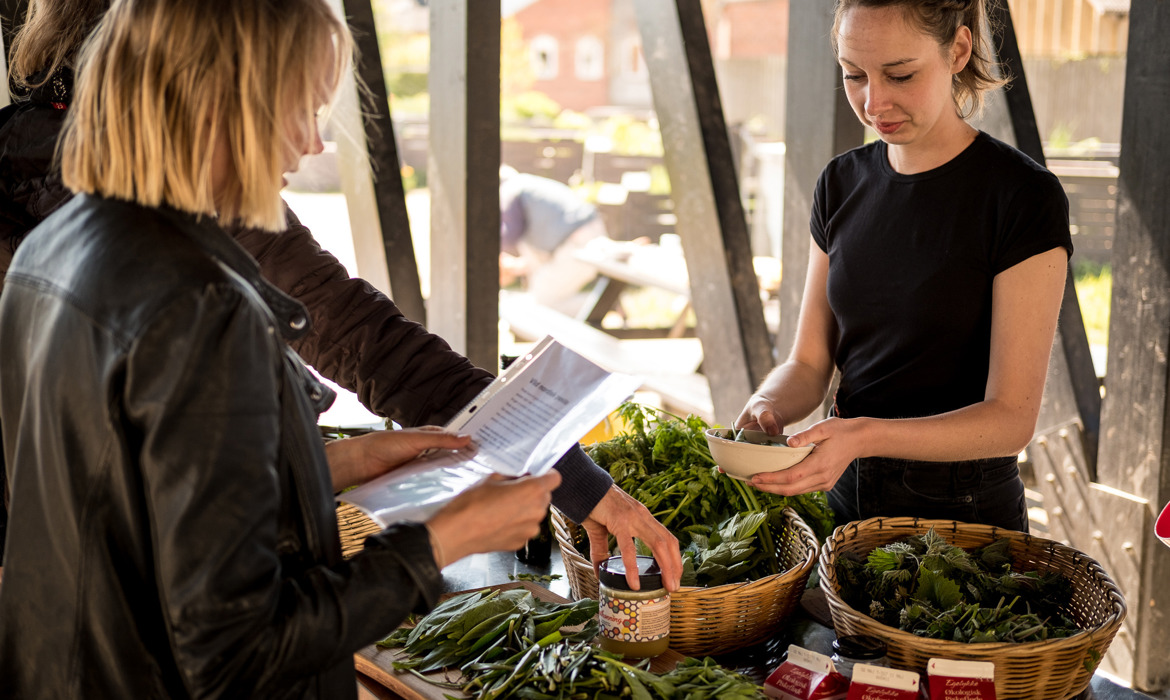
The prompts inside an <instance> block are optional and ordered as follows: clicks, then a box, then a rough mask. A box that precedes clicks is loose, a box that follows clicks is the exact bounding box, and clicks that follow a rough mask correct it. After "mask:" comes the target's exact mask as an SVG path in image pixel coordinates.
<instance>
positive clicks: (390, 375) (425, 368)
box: [233, 210, 613, 522]
mask: <svg viewBox="0 0 1170 700" xmlns="http://www.w3.org/2000/svg"><path fill="white" fill-rule="evenodd" d="M288 221H289V228H288V230H287V231H285V232H283V233H268V232H265V231H259V230H255V229H245V230H241V231H236V232H233V235H234V236H235V238H236V240H237V241H238V242H239V243H240V244H241V245H242V246H243V247H244V248H245V249H246V250H247V251H248V252H249V253H251V254H252V257H254V258H256V260H257V262H259V263H260V272H261V274H263V275H264V277H265V278H266V279H267V280H268V281H270V282H272V283H273V284H275V285H276V286H277V287H279V288H280V289H281V290H283V291H284V292H285V293H286V294H289V295H290V296H292V297H294V298H295V299H297V300H298V301H300V302H301V303H302V304H304V305H305V306H306V307H307V308H308V309H309V315H310V316H311V317H312V322H313V327H312V330H311V332H309V333H308V334H307V335H306V336H305V337H304V338H302V339H301V340H299V341H296V342H294V343H293V349H295V350H296V351H297V352H298V353H299V354H300V356H301V357H303V358H304V359H305V361H306V362H308V363H309V364H310V365H312V366H313V367H314V368H315V369H316V370H317V371H318V372H320V373H321V374H322V375H323V376H325V377H327V378H329V379H331V380H332V381H334V382H336V383H337V384H338V386H342V387H344V388H346V389H348V390H349V391H352V392H354V393H356V394H357V396H358V400H360V401H361V402H362V404H363V405H365V406H366V407H367V408H369V409H370V410H371V411H373V412H374V413H376V414H378V415H381V416H385V417H387V418H390V419H391V420H393V421H395V422H396V423H398V424H399V425H403V426H407V427H414V426H419V425H428V424H430V425H442V424H443V423H446V422H447V421H448V420H449V419H450V418H451V417H452V416H454V415H455V414H456V413H458V412H459V410H460V409H462V408H463V407H464V406H466V405H467V404H468V403H470V402H471V400H472V399H474V398H475V397H476V395H478V394H479V392H480V391H482V390H483V389H484V387H486V386H487V385H488V384H490V383H491V381H492V379H493V376H492V374H491V373H489V372H487V371H486V370H483V369H480V368H479V367H476V366H475V365H473V364H472V363H471V361H470V360H468V359H467V358H466V357H464V356H463V355H460V354H459V353H457V352H455V351H454V350H452V349H451V346H450V345H448V344H447V342H446V341H445V340H443V339H442V338H440V337H439V336H437V335H435V334H434V333H431V332H429V331H428V330H427V329H426V328H424V327H423V326H422V325H421V324H419V323H416V322H414V321H412V320H410V319H408V318H407V317H406V316H404V315H403V314H402V312H401V311H400V310H399V309H398V307H397V306H396V305H395V304H394V302H393V301H391V300H390V299H389V298H388V297H387V296H386V295H385V294H382V293H381V292H379V291H378V290H376V289H374V288H373V286H371V285H370V284H369V283H368V282H366V281H365V280H362V279H357V278H351V277H350V276H349V272H348V271H347V270H346V269H345V266H344V265H342V264H341V262H340V261H338V260H337V258H335V257H333V255H331V254H330V253H329V252H328V251H326V250H323V249H322V248H321V246H320V245H318V243H317V241H316V240H315V239H314V238H313V235H312V233H310V232H309V229H308V228H306V227H305V226H304V225H302V224H301V222H300V221H299V220H298V219H297V218H296V215H295V214H293V212H292V211H291V210H290V211H289V212H288ZM556 469H557V470H558V471H559V472H560V473H561V476H562V478H563V481H562V483H561V486H560V487H559V488H558V489H557V490H556V491H555V492H554V493H553V504H554V505H556V506H557V507H558V508H560V509H561V510H563V511H565V513H566V515H568V516H569V517H570V518H572V519H573V520H575V521H576V522H581V520H583V519H584V518H585V517H586V516H587V515H588V514H589V512H590V511H592V510H593V508H594V506H596V505H597V502H598V501H600V500H601V498H602V496H604V495H605V492H606V491H607V490H608V489H609V486H610V485H611V484H612V483H613V479H611V478H610V476H609V474H607V473H606V472H605V471H604V470H603V469H601V468H600V467H598V466H597V465H596V464H594V463H593V461H592V460H591V459H589V457H587V456H586V455H585V453H584V452H583V451H582V450H581V449H580V448H579V447H574V448H573V449H572V450H570V451H569V452H568V453H566V454H565V456H564V457H563V458H562V459H561V460H560V461H559V462H558V463H557V465H556Z"/></svg>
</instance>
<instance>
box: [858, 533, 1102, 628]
mask: <svg viewBox="0 0 1170 700" xmlns="http://www.w3.org/2000/svg"><path fill="white" fill-rule="evenodd" d="M836 569H837V581H838V585H839V587H840V592H841V595H842V597H843V598H844V599H845V601H846V602H847V603H849V605H851V606H852V607H853V608H854V609H856V610H862V611H866V612H867V613H868V614H869V616H870V617H872V618H874V619H875V620H878V621H879V622H882V623H884V624H887V625H890V626H892V627H897V628H899V629H902V630H905V631H907V632H912V633H913V634H916V635H919V636H922V637H930V638H935V639H947V640H952V641H957V642H1030V641H1040V640H1044V639H1053V638H1057V637H1067V636H1069V635H1071V634H1075V633H1076V632H1078V631H1080V630H1079V628H1078V627H1077V626H1076V624H1075V623H1074V622H1073V621H1072V620H1071V619H1070V618H1069V616H1068V615H1067V613H1066V612H1065V611H1066V610H1068V603H1069V600H1070V599H1071V596H1072V584H1071V582H1070V581H1069V580H1068V579H1067V578H1065V577H1064V576H1062V575H1061V574H1060V573H1058V572H1038V571H1025V572H1021V571H1015V570H1014V569H1013V561H1012V557H1011V541H1010V540H1008V539H1000V540H996V541H995V542H993V543H991V544H989V545H987V546H985V547H983V548H980V549H977V550H975V551H973V552H968V551H966V550H964V549H962V548H961V547H956V546H954V545H952V544H950V543H949V542H947V540H946V538H944V537H942V536H941V535H939V534H938V533H936V532H935V531H934V530H933V529H932V530H930V531H928V532H926V533H925V534H922V535H915V536H913V537H908V538H905V539H903V540H899V541H897V542H892V543H890V544H887V545H885V546H883V547H878V548H877V549H874V550H873V551H872V552H870V553H869V555H868V556H867V557H866V558H864V559H862V558H861V557H859V556H857V555H856V554H853V553H850V552H846V553H844V554H842V555H841V556H839V557H838V559H837V562H836Z"/></svg>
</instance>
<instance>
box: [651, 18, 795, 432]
mask: <svg viewBox="0 0 1170 700" xmlns="http://www.w3.org/2000/svg"><path fill="white" fill-rule="evenodd" d="M635 11H636V14H637V17H638V26H639V28H640V30H641V34H642V47H643V54H644V55H645V57H646V66H647V68H648V69H649V72H650V87H651V90H652V92H653V94H654V107H655V111H656V112H657V114H658V122H659V124H660V126H661V130H662V143H663V148H664V150H665V161H666V169H667V172H668V173H669V175H670V185H671V197H672V199H673V200H674V202H675V213H676V214H677V215H678V224H677V230H678V233H679V236H680V238H681V239H682V244H683V254H684V256H685V257H686V262H687V270H688V273H689V275H690V285H691V302H692V303H693V304H694V308H695V317H696V325H697V327H696V332H697V334H698V336H699V338H700V340H701V341H702V343H703V354H704V357H705V358H706V359H705V360H704V362H703V372H704V374H706V376H707V380H708V383H709V384H710V387H711V399H712V403H713V404H714V408H715V417H716V420H717V421H719V422H721V423H725V424H730V423H731V422H733V421H734V420H735V418H736V417H737V416H739V412H740V411H741V410H742V409H743V405H744V403H745V402H746V401H747V398H748V396H750V395H751V392H752V391H753V390H754V389H755V387H756V385H757V384H759V382H760V381H762V380H763V378H764V376H765V375H766V374H767V372H768V370H769V369H770V368H771V367H772V353H771V347H770V345H771V343H770V342H769V340H768V333H767V327H766V325H765V323H764V312H763V305H762V303H761V301H760V287H759V282H758V280H757V279H756V274H755V270H754V268H753V266H752V250H751V238H750V235H749V233H748V230H747V223H746V220H745V218H744V212H743V204H742V201H741V200H740V194H739V184H738V181H737V178H736V166H735V161H734V159H733V158H732V154H731V142H730V139H729V138H728V134H727V124H726V123H725V122H724V118H723V106H722V103H721V101H720V98H719V88H718V85H717V84H716V82H715V68H714V64H713V62H712V60H711V47H710V44H709V43H708V40H707V29H706V26H705V23H704V20H703V11H702V6H701V3H700V0H636V2H635Z"/></svg>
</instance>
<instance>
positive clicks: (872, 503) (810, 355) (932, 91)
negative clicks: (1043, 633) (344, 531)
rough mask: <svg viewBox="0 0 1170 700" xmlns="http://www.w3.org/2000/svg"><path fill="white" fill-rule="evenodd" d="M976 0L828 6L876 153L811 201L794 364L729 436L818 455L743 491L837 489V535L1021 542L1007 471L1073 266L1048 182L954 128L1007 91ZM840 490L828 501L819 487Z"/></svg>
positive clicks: (849, 164) (776, 375)
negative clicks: (794, 426)
mask: <svg viewBox="0 0 1170 700" xmlns="http://www.w3.org/2000/svg"><path fill="white" fill-rule="evenodd" d="M984 5H985V1H984V0H838V2H837V6H836V15H835V22H834V27H833V34H832V41H833V47H834V49H835V50H836V54H837V58H838V61H839V63H840V65H841V76H842V83H843V85H844V89H845V94H846V95H847V96H848V98H849V103H850V105H852V107H853V110H854V112H856V114H857V117H858V119H860V120H861V122H862V123H863V124H865V125H867V126H869V127H871V128H873V130H874V131H876V132H877V134H878V136H879V139H878V140H877V141H875V142H873V143H872V144H869V145H867V146H863V147H861V148H857V149H854V150H852V151H849V152H848V153H845V154H843V155H841V156H839V157H837V158H835V159H834V160H833V161H832V162H831V163H829V164H828V166H827V167H826V168H825V170H824V171H823V172H822V174H821V177H820V179H819V180H818V182H817V186H816V192H815V194H814V198H813V199H814V201H813V211H812V218H811V229H812V237H813V242H814V245H813V246H811V253H810V256H809V266H808V281H807V284H806V286H805V293H804V300H803V302H802V305H801V310H800V320H799V322H798V324H797V333H796V339H795V342H794V344H793V350H792V354H791V355H790V356H789V358H788V360H787V361H786V362H785V363H784V364H782V365H781V366H779V367H777V368H776V369H775V370H773V371H772V373H771V374H770V375H769V376H768V377H767V378H766V379H765V380H764V382H763V384H762V385H761V387H760V388H759V390H758V391H757V392H756V393H755V394H754V395H753V396H752V397H751V398H750V399H749V400H748V403H747V406H746V407H745V408H744V410H743V413H742V414H741V415H740V417H739V420H738V421H737V426H739V427H754V426H759V427H762V428H763V429H764V430H767V431H768V432H771V433H773V434H775V433H779V432H780V431H781V430H782V429H783V427H784V425H785V424H786V423H788V424H791V423H793V422H796V421H798V420H801V419H803V418H804V417H805V416H807V415H809V414H810V413H811V412H812V411H813V410H814V409H816V408H817V407H818V406H819V405H820V404H821V402H822V401H824V398H825V394H826V392H827V390H828V388H829V385H830V380H831V379H832V377H833V372H834V370H835V369H839V370H840V372H841V381H840V385H839V388H838V390H837V393H836V396H835V397H834V398H835V402H834V406H833V409H834V410H833V417H830V418H828V419H826V420H824V421H821V422H820V423H817V424H816V425H813V426H811V427H810V428H808V429H807V430H802V431H800V432H799V433H797V434H795V435H793V436H792V437H791V438H790V439H789V441H788V444H789V445H792V446H798V445H808V444H816V448H815V449H814V450H813V452H812V454H810V455H809V457H807V458H806V459H805V460H804V461H803V462H801V463H800V464H799V465H797V466H796V467H793V468H792V469H789V470H787V471H782V472H775V473H771V474H758V475H756V476H755V477H754V478H753V480H752V483H753V484H754V485H755V486H756V487H757V488H760V489H763V490H766V491H771V492H774V493H780V494H785V495H791V494H797V493H804V492H807V491H817V490H828V491H829V504H830V505H831V506H832V507H833V510H834V511H835V512H836V514H837V518H838V521H840V522H845V521H849V520H856V519H859V518H868V517H874V516H918V517H925V518H940V519H945V520H960V521H967V522H978V523H986V524H989V525H997V526H1000V527H1006V528H1011V529H1016V530H1024V531H1027V529H1028V516H1027V510H1026V508H1025V502H1024V485H1023V482H1021V481H1020V476H1019V469H1018V466H1017V464H1016V459H1017V455H1018V454H1019V453H1020V451H1021V450H1022V449H1023V448H1024V446H1025V445H1027V443H1028V441H1029V440H1030V439H1031V437H1032V432H1033V430H1034V429H1035V427H1036V419H1037V416H1038V414H1039V411H1040V398H1041V395H1042V394H1043V391H1044V378H1045V375H1046V372H1047V367H1048V355H1049V352H1050V351H1051V349H1052V339H1053V336H1054V334H1055V329H1056V318H1057V315H1058V313H1059V311H1060V300H1061V295H1062V293H1063V290H1064V280H1065V271H1066V269H1067V266H1068V258H1069V255H1071V254H1072V239H1071V236H1070V234H1069V226H1068V200H1067V199H1066V198H1065V195H1064V191H1063V189H1062V188H1061V185H1060V182H1059V181H1058V180H1057V179H1056V176H1054V175H1053V174H1052V173H1050V172H1048V171H1047V170H1045V169H1044V168H1042V167H1041V166H1039V165H1037V164H1036V163H1035V162H1033V161H1032V160H1031V159H1029V158H1028V157H1027V156H1025V155H1024V154H1022V153H1020V152H1019V151H1017V150H1016V149H1014V148H1012V147H1011V146H1008V145H1007V144H1004V143H1002V142H1000V141H997V140H996V139H994V138H992V137H991V136H989V135H987V134H985V133H983V132H980V131H978V130H977V129H976V128H975V127H973V126H971V125H970V124H969V123H967V121H966V120H965V118H964V117H965V116H967V115H969V114H971V113H972V112H973V111H974V110H976V109H978V108H979V106H980V105H981V104H982V101H983V95H984V93H985V92H986V91H987V90H989V89H992V88H994V87H996V86H997V85H999V84H1000V81H999V80H998V78H996V76H995V71H994V67H993V65H992V62H991V52H990V48H989V44H988V42H987V38H988V37H987V34H988V32H987V22H986V10H985V7H984ZM830 489H831V490H830Z"/></svg>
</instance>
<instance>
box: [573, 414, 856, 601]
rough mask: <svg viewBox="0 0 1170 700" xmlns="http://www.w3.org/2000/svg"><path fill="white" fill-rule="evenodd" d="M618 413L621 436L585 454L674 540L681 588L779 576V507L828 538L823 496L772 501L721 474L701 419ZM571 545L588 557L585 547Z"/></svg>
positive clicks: (830, 518) (829, 527) (829, 523)
mask: <svg viewBox="0 0 1170 700" xmlns="http://www.w3.org/2000/svg"><path fill="white" fill-rule="evenodd" d="M618 413H619V415H620V417H621V419H622V420H623V422H624V423H625V425H626V426H628V427H627V430H626V432H623V433H621V434H619V435H616V436H614V437H613V438H611V439H609V440H606V441H604V442H598V443H595V444H594V445H592V446H591V447H589V448H588V449H587V452H588V453H589V456H590V457H591V458H592V459H593V461H594V462H596V463H597V464H598V465H600V466H601V467H602V468H604V469H606V470H608V471H609V473H610V475H611V476H613V479H614V481H615V482H616V483H617V485H618V486H619V487H621V488H622V490H624V491H625V492H626V493H628V494H630V495H631V496H633V497H634V498H636V499H637V500H639V501H641V502H642V503H643V504H644V505H645V506H646V507H647V508H649V509H650V512H651V513H653V514H654V517H656V518H657V519H658V520H659V522H661V523H662V524H663V525H664V526H666V527H667V528H668V529H669V530H670V531H671V532H672V533H674V535H675V537H677V538H678V540H679V544H680V545H681V546H682V547H683V580H682V584H683V585H684V586H718V585H721V584H724V583H735V582H740V581H752V580H756V579H759V578H763V577H764V576H769V575H771V574H776V573H780V571H779V570H778V565H777V560H776V555H775V551H776V548H775V546H774V538H773V532H776V531H778V530H779V528H780V527H781V524H782V522H783V519H782V515H781V513H782V511H783V510H784V507H785V506H789V507H791V508H792V509H793V510H795V511H796V512H797V514H799V515H800V517H801V518H803V519H804V521H805V522H806V523H808V525H809V526H810V527H811V528H812V529H813V532H815V533H816V534H817V537H818V538H819V539H822V540H823V539H824V538H825V537H826V536H827V535H828V534H829V533H830V532H832V529H833V513H832V510H830V508H829V504H828V500H827V499H826V497H825V494H824V493H823V492H819V491H818V492H816V493H810V494H804V495H801V496H793V497H784V496H777V495H775V494H770V493H767V492H764V491H759V490H757V489H755V488H753V487H752V486H751V485H749V484H745V483H743V482H741V481H739V480H737V479H728V478H726V477H724V476H722V475H720V474H719V471H718V468H717V467H716V466H715V461H714V460H713V459H711V451H710V448H708V446H707V440H706V437H705V436H704V435H703V432H704V431H705V430H706V429H707V428H709V427H711V426H709V425H707V423H706V422H705V421H703V419H701V418H699V417H697V416H693V415H692V416H688V417H687V418H680V417H678V416H675V415H673V414H670V413H667V412H664V411H659V410H657V409H654V408H651V407H647V406H642V405H640V404H636V403H631V402H626V403H624V404H622V406H621V408H619V409H618ZM611 545H612V542H611ZM578 546H579V547H581V548H582V553H583V554H585V555H586V556H588V554H587V552H588V545H587V543H584V542H580V543H578ZM639 547H642V545H641V543H639ZM611 550H612V546H611ZM645 553H647V554H649V553H650V552H649V551H645Z"/></svg>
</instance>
